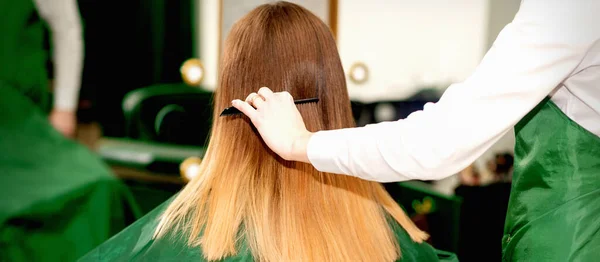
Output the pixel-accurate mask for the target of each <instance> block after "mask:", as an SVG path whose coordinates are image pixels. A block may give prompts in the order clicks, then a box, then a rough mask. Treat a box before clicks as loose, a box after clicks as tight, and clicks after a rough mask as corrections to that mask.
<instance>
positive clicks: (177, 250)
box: [79, 200, 458, 262]
mask: <svg viewBox="0 0 600 262" xmlns="http://www.w3.org/2000/svg"><path fill="white" fill-rule="evenodd" d="M170 202H171V200H169V201H166V202H165V203H163V204H162V205H161V206H159V207H158V208H156V209H155V210H153V211H152V212H150V213H148V215H146V216H145V217H143V218H141V219H140V220H138V221H136V222H135V223H134V224H133V225H131V226H130V227H128V228H127V229H125V230H123V232H121V233H119V234H118V235H116V236H115V237H113V238H111V239H110V240H109V241H107V242H106V243H104V244H102V245H101V246H99V247H98V248H96V249H94V250H93V251H92V252H90V253H88V254H87V255H86V256H84V257H83V258H82V259H80V260H79V261H80V262H87V261H157V262H160V261H181V262H185V261H194V262H197V261H206V260H205V259H204V258H203V255H202V252H201V250H200V248H197V247H194V248H190V247H188V246H187V245H186V243H185V241H186V239H187V238H186V237H184V236H181V235H177V236H173V235H171V236H167V237H164V238H161V239H158V240H153V239H152V234H153V233H154V230H155V229H156V226H157V224H158V218H159V216H160V214H162V212H163V211H164V209H166V207H167V206H168V205H169V203H170ZM394 230H395V232H396V237H397V239H398V242H399V243H400V246H401V251H402V259H401V260H399V261H415V262H429V261H458V260H457V259H456V257H455V255H454V254H451V253H447V252H443V251H438V250H435V249H433V248H432V247H431V246H430V245H428V244H417V243H415V242H413V241H412V240H411V239H410V237H409V236H408V233H406V231H404V229H402V228H401V227H400V226H399V225H397V224H395V225H394ZM223 261H228V262H233V261H253V258H252V254H251V253H250V251H249V250H248V248H247V246H246V245H245V244H242V245H241V247H240V248H239V249H238V254H237V255H236V256H234V257H228V258H225V259H223Z"/></svg>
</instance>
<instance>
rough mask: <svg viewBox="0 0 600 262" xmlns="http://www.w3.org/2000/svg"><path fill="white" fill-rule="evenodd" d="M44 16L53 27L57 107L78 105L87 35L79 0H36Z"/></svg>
mask: <svg viewBox="0 0 600 262" xmlns="http://www.w3.org/2000/svg"><path fill="white" fill-rule="evenodd" d="M35 3H36V7H37V10H38V12H39V14H40V16H41V17H42V18H43V19H44V20H45V21H46V22H47V23H48V25H49V26H50V30H51V31H52V34H51V35H52V43H53V49H54V53H53V58H54V72H55V74H54V80H55V81H54V86H55V89H54V108H55V109H60V110H69V111H72V110H75V109H76V108H77V103H78V97H79V89H80V87H81V71H82V67H83V36H82V29H81V18H80V14H79V8H78V6H77V1H76V0H35Z"/></svg>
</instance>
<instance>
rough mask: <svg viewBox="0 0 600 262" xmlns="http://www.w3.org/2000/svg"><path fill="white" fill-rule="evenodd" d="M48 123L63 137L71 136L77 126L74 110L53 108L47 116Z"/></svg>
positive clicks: (73, 134)
mask: <svg viewBox="0 0 600 262" xmlns="http://www.w3.org/2000/svg"><path fill="white" fill-rule="evenodd" d="M48 118H49V120H50V124H52V126H53V127H54V128H55V129H56V130H58V132H60V133H61V134H63V135H64V136H65V137H68V138H73V137H74V136H75V128H76V126H77V117H76V116H75V112H74V111H68V110H60V109H53V110H52V112H51V113H50V116H49V117H48Z"/></svg>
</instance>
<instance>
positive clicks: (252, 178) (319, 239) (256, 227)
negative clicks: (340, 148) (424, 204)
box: [155, 2, 427, 261]
mask: <svg viewBox="0 0 600 262" xmlns="http://www.w3.org/2000/svg"><path fill="white" fill-rule="evenodd" d="M220 79H221V82H220V86H219V87H218V88H217V90H216V93H215V98H214V107H215V114H214V121H213V129H212V132H211V139H210V143H209V146H208V150H207V153H206V155H205V157H204V160H203V162H202V164H201V167H200V171H199V173H198V175H197V176H196V177H195V178H194V179H192V181H190V182H189V183H188V185H187V186H186V187H185V188H184V189H183V190H182V191H181V192H180V194H179V195H178V196H177V197H176V198H175V200H174V201H173V202H172V203H171V204H170V206H169V207H168V208H167V209H166V211H165V212H164V214H163V216H162V218H161V222H160V224H159V226H158V228H157V230H156V233H155V237H162V236H164V235H165V234H167V233H168V232H171V231H181V232H185V236H187V241H188V244H189V245H190V246H199V247H200V248H201V249H202V253H203V254H204V256H205V257H206V258H207V259H209V260H218V259H222V258H225V257H229V256H234V255H236V254H237V252H238V251H239V248H240V246H241V243H242V241H245V243H246V244H247V246H248V247H249V249H250V252H251V253H252V256H253V257H254V258H255V259H256V260H259V261H290V260H305V261H342V260H360V261H393V260H395V259H397V258H398V257H399V256H400V247H399V245H398V241H397V240H396V237H395V234H394V232H393V230H392V228H391V226H390V223H393V221H394V220H395V221H397V222H398V223H399V224H400V225H401V226H402V227H403V228H404V229H405V230H406V231H407V232H408V233H409V235H410V236H411V237H412V239H413V240H415V241H417V242H421V241H422V240H424V239H425V238H426V237H427V234H426V233H424V232H422V231H421V230H419V229H418V228H417V227H416V226H415V225H414V224H413V223H412V222H411V220H410V219H409V218H408V217H407V215H406V214H405V213H404V211H403V210H402V209H401V208H400V207H399V206H398V204H397V203H396V202H395V201H394V200H393V199H392V198H391V197H390V196H389V195H388V194H387V192H386V191H385V189H384V188H383V187H382V186H381V185H380V184H378V183H375V182H370V181H365V180H361V179H358V178H355V177H351V176H344V175H334V174H328V173H323V172H319V171H317V170H316V169H314V168H313V167H312V166H311V165H309V164H304V163H299V162H288V161H285V160H283V159H281V158H279V157H278V156H277V155H276V154H274V153H273V152H272V151H270V150H269V149H268V147H267V146H266V145H265V144H264V143H263V141H262V140H261V138H260V136H259V135H258V133H257V132H256V130H255V129H254V128H253V126H252V124H251V123H250V122H249V120H248V118H246V117H244V116H234V117H219V116H218V114H219V112H220V110H222V109H223V108H225V107H228V106H229V105H230V103H231V100H233V99H234V98H243V97H245V95H247V94H249V93H251V92H253V91H255V89H257V88H258V87H260V86H269V87H271V88H273V89H274V91H284V90H285V91H288V92H290V93H291V94H292V95H293V96H294V97H295V98H296V99H300V98H311V97H315V96H317V97H318V98H319V102H317V103H310V104H303V105H299V106H298V109H299V111H300V113H301V114H302V117H303V118H304V120H305V122H306V126H307V128H308V129H309V130H311V131H317V130H326V129H338V128H346V127H352V126H353V125H354V121H353V118H352V113H351V108H350V101H349V98H348V93H347V90H346V84H345V78H344V72H343V69H342V65H341V62H340V58H339V55H338V52H337V48H336V45H335V41H334V39H333V36H332V34H331V32H330V31H329V29H328V27H327V26H326V25H325V24H324V23H323V22H322V21H321V20H319V18H317V17H316V16H315V15H313V14H312V13H310V12H309V11H307V10H306V9H304V8H302V7H300V6H297V5H295V4H291V3H287V2H278V3H275V4H266V5H262V6H260V7H258V8H256V9H254V10H253V11H251V12H250V13H249V14H247V15H246V16H245V17H244V18H242V19H241V20H240V21H238V22H237V23H236V24H235V25H234V27H233V29H232V31H231V33H230V35H229V36H228V39H227V41H226V45H225V49H224V56H223V61H222V70H221V75H220Z"/></svg>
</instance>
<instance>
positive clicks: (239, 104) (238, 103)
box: [231, 99, 258, 121]
mask: <svg viewBox="0 0 600 262" xmlns="http://www.w3.org/2000/svg"><path fill="white" fill-rule="evenodd" d="M231 105H232V106H233V107H235V108H237V110H240V112H242V113H243V114H244V115H246V116H248V117H249V118H250V120H252V121H254V119H256V117H257V114H258V112H256V109H254V107H252V106H251V105H250V104H248V103H247V102H244V101H242V100H239V99H236V100H233V101H231Z"/></svg>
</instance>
